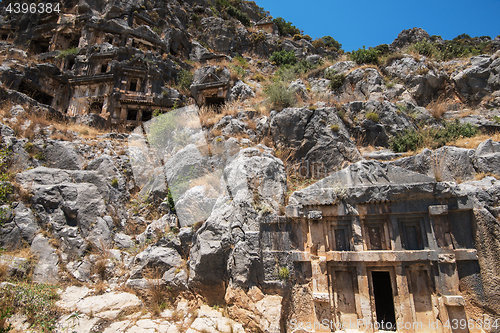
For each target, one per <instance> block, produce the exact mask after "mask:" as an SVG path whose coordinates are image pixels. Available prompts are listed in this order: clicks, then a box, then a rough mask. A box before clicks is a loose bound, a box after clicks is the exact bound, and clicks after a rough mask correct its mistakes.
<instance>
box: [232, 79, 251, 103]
mask: <svg viewBox="0 0 500 333" xmlns="http://www.w3.org/2000/svg"><path fill="white" fill-rule="evenodd" d="M254 96H255V93H254V92H253V90H252V88H250V86H249V85H248V84H246V83H245V82H243V81H236V83H235V84H234V86H233V87H232V88H231V92H230V94H229V100H231V101H237V100H240V101H244V100H246V99H249V98H251V97H254Z"/></svg>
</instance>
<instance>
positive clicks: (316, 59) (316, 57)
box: [306, 54, 323, 65]
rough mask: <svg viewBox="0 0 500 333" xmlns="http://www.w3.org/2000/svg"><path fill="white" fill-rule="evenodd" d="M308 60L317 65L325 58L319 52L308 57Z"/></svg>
mask: <svg viewBox="0 0 500 333" xmlns="http://www.w3.org/2000/svg"><path fill="white" fill-rule="evenodd" d="M306 61H307V62H309V63H311V64H313V65H316V64H318V63H320V62H321V61H323V58H322V57H321V56H320V55H319V54H311V55H308V56H307V57H306Z"/></svg>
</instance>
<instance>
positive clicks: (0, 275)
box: [0, 264, 8, 282]
mask: <svg viewBox="0 0 500 333" xmlns="http://www.w3.org/2000/svg"><path fill="white" fill-rule="evenodd" d="M7 271H8V266H7V265H6V264H0V282H3V281H5V280H7Z"/></svg>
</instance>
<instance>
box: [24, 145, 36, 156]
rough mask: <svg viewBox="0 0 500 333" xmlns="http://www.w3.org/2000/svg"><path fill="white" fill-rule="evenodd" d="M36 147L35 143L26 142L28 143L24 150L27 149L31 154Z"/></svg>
mask: <svg viewBox="0 0 500 333" xmlns="http://www.w3.org/2000/svg"><path fill="white" fill-rule="evenodd" d="M34 147H35V145H34V144H33V143H31V142H26V144H25V145H24V150H26V152H27V153H28V154H31V153H32V152H33V149H34Z"/></svg>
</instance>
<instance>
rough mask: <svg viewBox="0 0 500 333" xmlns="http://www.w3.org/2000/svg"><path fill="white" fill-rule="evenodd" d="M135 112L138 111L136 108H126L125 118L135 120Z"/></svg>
mask: <svg viewBox="0 0 500 333" xmlns="http://www.w3.org/2000/svg"><path fill="white" fill-rule="evenodd" d="M137 113H138V110H134V109H131V110H128V111H127V120H133V121H136V120H137Z"/></svg>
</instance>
